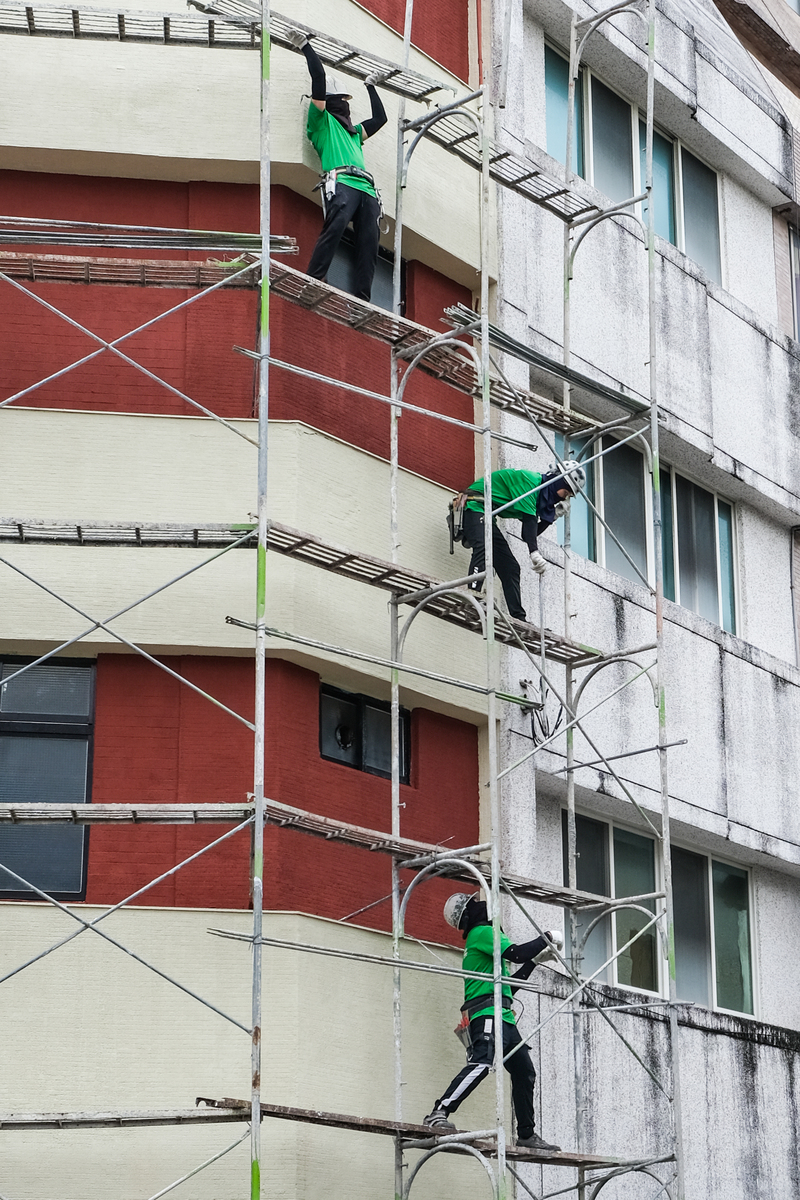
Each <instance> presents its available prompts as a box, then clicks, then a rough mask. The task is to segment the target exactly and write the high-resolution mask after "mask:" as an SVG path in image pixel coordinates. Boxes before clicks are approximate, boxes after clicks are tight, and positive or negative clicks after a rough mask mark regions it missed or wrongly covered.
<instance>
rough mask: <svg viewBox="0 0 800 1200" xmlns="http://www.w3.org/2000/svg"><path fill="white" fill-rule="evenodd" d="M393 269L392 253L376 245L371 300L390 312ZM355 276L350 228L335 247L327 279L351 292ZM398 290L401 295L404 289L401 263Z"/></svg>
mask: <svg viewBox="0 0 800 1200" xmlns="http://www.w3.org/2000/svg"><path fill="white" fill-rule="evenodd" d="M393 270H394V255H393V254H391V253H390V252H389V251H388V250H384V248H383V246H379V247H378V258H377V261H376V263H375V275H374V277H373V280H372V295H371V301H372V303H373V304H375V305H377V307H378V308H385V309H387V311H388V312H392V311H393V309H394V305H393V304H392V272H393ZM355 277H356V245H355V238H354V236H353V233H352V231H351V230H350V229H347V230H345V233H344V236H343V237H342V240H341V241H340V242H339V245H338V246H337V247H336V253H335V254H334V256H333V261H332V262H331V265H330V269H329V270H328V275H327V280H328V283H330V284H331V285H332V286H333V287H337V288H339V289H340V290H341V291H343V292H349V293H350V294H351V295H352V294H353V288H354V286H355ZM400 284H401V288H400V292H401V296H402V294H403V291H404V290H405V289H404V287H403V273H402V264H401V275H400Z"/></svg>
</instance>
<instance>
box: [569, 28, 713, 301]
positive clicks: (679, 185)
mask: <svg viewBox="0 0 800 1200" xmlns="http://www.w3.org/2000/svg"><path fill="white" fill-rule="evenodd" d="M546 44H547V46H548V47H549V48H550V49H551V50H552V51H553V52H554V53H555V54H559V55H560V56H561V57H562V58H564V59H566V60H567V61H568V60H569V55H566V54H565V53H564V51H563V50H562V49H560V47H558V46H556V45H555V44H554V43H553V42H550V41H547V42H546ZM580 75H581V76H582V91H581V96H582V106H581V117H582V121H583V169H584V173H585V174H584V178H585V180H586V182H587V183H588V184H590V186H591V187H594V186H595V182H594V121H593V116H592V81H593V80H594V79H597V81H598V83H602V84H603V86H604V87H606V88H608V90H609V91H610V92H613V93H614V95H615V96H618V97H619V99H620V100H622V101H623V102H624V103H625V104H627V105H628V107H629V108H630V112H631V151H632V154H633V195H634V196H636V195H639V194H640V193H641V192H642V191H643V190H644V183H643V181H642V170H641V162H640V158H641V156H640V153H639V122H640V121H646V120H647V113H646V111H645V112H644V113H643V112H642V110H641V109H640V108H639V105H638V104H635V103H633V102H632V101H630V100H628V98H627V97H626V96H623V95H622V93H621V92H619V91H617V89H616V88H615V87H612V86H611V84H609V83H607V82H606V81H605V80H604V79H601V77H600V76H599V75H597V74H596V73H595V72H594V71H593V70H592V69H591V67H587V66H582V67H581V68H580ZM654 128H655V129H656V131H657V132H658V133H660V134H661V136H662V137H664V138H666V139H667V140H668V141H669V142H671V144H672V177H673V188H674V195H675V249H676V250H679V251H680V252H681V254H686V226H685V221H684V211H683V150H684V149H686V151H687V152H688V153H689V154H691V155H692V156H693V157H694V158H696V159H697V160H698V162H701V163H702V164H703V166H705V167H708V169H709V171H713V172H714V175H715V176H716V179H717V230H718V233H719V263H720V265H719V273H720V285H721V286H722V287H726V286H727V285H726V278H727V270H726V265H725V244H724V238H723V236H722V176H721V175H720V173H719V171H718V170H717V169H716V167H713V166H712V165H711V163H710V162H708V161H707V160H706V159H704V158H703V157H702V155H700V154H697V153H696V152H695V151H694V150H690V149H689V147H688V146H684V143H683V142H682V141H681V140H680V139H679V138H676V137H675V135H674V134H672V133H669V132H668V131H667V130H666V129H663V128H662V127H661V126H659V125H654ZM643 208H644V206H643V204H642V203H641V201H640V202H639V203H638V204H637V205H636V209H635V211H636V216H637V217H639V219H640V220H643V219H644V216H643ZM662 240H663V239H662ZM669 244H670V245H672V243H669ZM688 257H689V256H688V255H687V258H688ZM690 261H691V262H694V259H690ZM698 266H699V264H698ZM701 269H702V268H701ZM712 282H716V281H712Z"/></svg>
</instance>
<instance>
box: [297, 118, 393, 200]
mask: <svg viewBox="0 0 800 1200" xmlns="http://www.w3.org/2000/svg"><path fill="white" fill-rule="evenodd" d="M361 133H362V127H361V126H360V125H356V131H355V133H348V132H347V130H346V129H345V127H344V125H341V124H340V123H339V122H338V121H337V120H336V117H332V116H331V114H330V113H329V112H328V111H327V110H326V109H319V108H317V106H316V104H309V106H308V122H307V124H306V134H307V136H308V140H309V141H310V142H311V145H312V146H313V147H314V149H315V150H316V152H317V154H318V155H319V159H320V162H321V163H322V169H323V171H332V170H333V169H334V168H335V167H360V168H361V170H362V171H364V170H366V168H365V166H364V151H363V150H362V149H361ZM339 181H340V182H341V183H346V184H347V186H348V187H352V188H356V189H357V190H358V191H359V192H368V193H369V195H370V196H374V195H375V194H376V193H375V188H374V187H373V186H372V184H370V183H367V181H366V179H354V178H353V176H352V175H341V176H340V178H339Z"/></svg>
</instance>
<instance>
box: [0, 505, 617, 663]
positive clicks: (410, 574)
mask: <svg viewBox="0 0 800 1200" xmlns="http://www.w3.org/2000/svg"><path fill="white" fill-rule="evenodd" d="M248 532H249V533H250V537H248V538H247V540H246V541H244V542H242V547H247V546H249V547H253V546H254V545H255V539H256V527H255V525H250V524H241V525H236V524H232V525H214V524H211V523H209V524H207V525H198V526H193V525H169V524H165V525H154V524H145V523H141V524H137V523H135V522H130V523H127V522H93V521H87V522H85V523H83V522H82V523H80V524H78V523H67V522H58V521H49V520H27V519H23V518H19V517H3V518H0V544H4V543H5V544H9V543H10V544H16V545H31V544H33V545H54V544H55V545H70V546H139V547H142V546H150V547H155V546H161V547H190V548H195V549H206V548H208V547H215V546H227V545H230V543H231V542H233V541H236V540H237V539H239V538H241V537H242V535H243V534H245V533H248ZM267 545H268V549H270V550H274V551H277V553H279V554H285V555H287V556H289V557H290V558H294V559H297V560H299V561H300V562H304V563H308V564H309V565H310V566H315V567H321V568H322V569H323V570H325V571H332V572H333V573H334V574H336V575H343V576H344V577H345V578H346V579H353V580H357V581H358V582H360V583H368V584H372V585H373V586H374V587H379V588H382V589H383V590H384V591H388V592H394V593H395V594H397V593H399V594H400V595H405V594H407V593H414V592H419V591H422V590H425V589H427V588H437V587H441V586H442V583H443V581H442V580H438V579H434V578H433V577H432V576H430V575H424V574H422V572H420V571H414V570H411V569H410V568H406V567H401V566H399V565H398V564H397V563H391V562H388V561H387V560H386V559H382V558H375V557H373V556H372V555H369V554H361V553H359V552H358V551H357V550H348V549H347V548H346V547H344V546H336V545H334V544H333V543H331V542H323V541H322V540H321V539H320V538H316V537H314V536H313V535H312V534H310V533H303V532H302V531H301V530H299V529H293V528H292V527H291V526H289V525H282V524H280V523H279V522H277V521H271V522H270V525H269V532H268V542H267ZM425 611H426V613H427V614H428V615H429V616H433V617H438V618H440V619H441V620H443V621H448V622H449V623H450V624H451V625H457V626H458V627H459V628H460V629H465V630H468V631H469V632H471V633H478V634H480V635H481V636H483V629H482V627H481V622H480V619H479V617H478V613H477V611H476V609H475V606H474V605H473V604H472V602H471V600H470V599H469V598H468V595H467V592H466V590H465V589H459V590H457V591H454V592H448V593H446V594H445V595H441V596H435V597H433V598H432V599H431V600H430V601H429V603H428V605H427V606H426V609H425ZM507 621H508V624H506V623H505V622H502V621H497V622H496V623H495V638H496V639H497V641H499V642H502V643H504V644H506V645H515V644H517V641H516V639H517V638H519V640H520V641H521V642H522V643H523V645H524V646H526V647H527V649H528V650H529V651H530V652H531V653H532V654H541V645H540V637H539V630H538V629H537V628H536V626H534V625H531V624H529V623H528V622H527V621H518V620H517V619H516V618H514V617H509V618H507ZM544 652H545V655H546V656H547V658H549V659H552V660H554V661H555V662H561V663H571V664H572V665H573V666H585V665H588V664H590V663H595V662H599V661H600V660H601V659H602V658H603V653H602V651H600V650H597V649H595V648H593V647H591V646H584V645H581V644H580V643H579V642H571V641H568V640H567V639H566V638H563V637H560V636H559V635H558V634H555V633H552V632H550V631H549V630H545V634H544Z"/></svg>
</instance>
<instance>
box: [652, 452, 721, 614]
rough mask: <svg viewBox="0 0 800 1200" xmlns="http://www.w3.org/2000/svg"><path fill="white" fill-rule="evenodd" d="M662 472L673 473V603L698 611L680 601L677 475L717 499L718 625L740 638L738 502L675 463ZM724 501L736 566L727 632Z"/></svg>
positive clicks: (671, 494)
mask: <svg viewBox="0 0 800 1200" xmlns="http://www.w3.org/2000/svg"><path fill="white" fill-rule="evenodd" d="M661 470H662V471H664V472H667V473H668V474H669V477H670V488H671V492H670V499H671V505H672V554H673V564H674V574H675V599H674V600H672V601H670V603H671V604H677V605H679V607H680V608H685V609H686V611H687V612H691V613H694V612H695V610H694V609H693V608H687V607H686V605H684V604H681V601H680V553H681V548H680V542H679V541H678V505H677V502H676V494H675V476H676V475H680V476H681V478H682V479H685V480H686V482H687V483H691V484H694V486H695V487H699V488H702V489H703V491H704V492H708V493H709V495H710V496H712V497H713V500H714V551H715V555H716V559H715V561H716V567H717V614H718V619H717V621H716V624H717V626H718V627H719V628H720V629H721V630H723V632H725V633H730V634H731V636H732V637H739V636H741V635H740V633H739V617H740V613H741V606H740V603H739V545H738V543H739V534H738V526H739V522H738V520H737V517H736V514H737V506H736V503H735V501H733V500H729V499H728V498H727V497H726V496H720V493H719V492H718V491H717V490H716V488H710V487H708V485H707V484H705V483H701V482H700V480H699V479H696V478H694V476H692V475H690V474H689V473H688V472H686V471H678V470H677V468H676V467H675V466H673V464H672V463H668V462H662V463H661ZM651 490H652V489H651ZM720 499H721V500H722V502H723V504H727V505H728V507H729V508H730V510H731V559H732V564H731V566H732V575H733V596H732V601H733V625H734V628H733V630H727V629H725V626H724V624H723V618H722V611H723V601H722V561H721V552H720V544H719V501H720ZM695 616H698V617H701V614H700V613H695ZM701 619H702V620H704V621H705V620H708V618H707V617H701Z"/></svg>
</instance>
